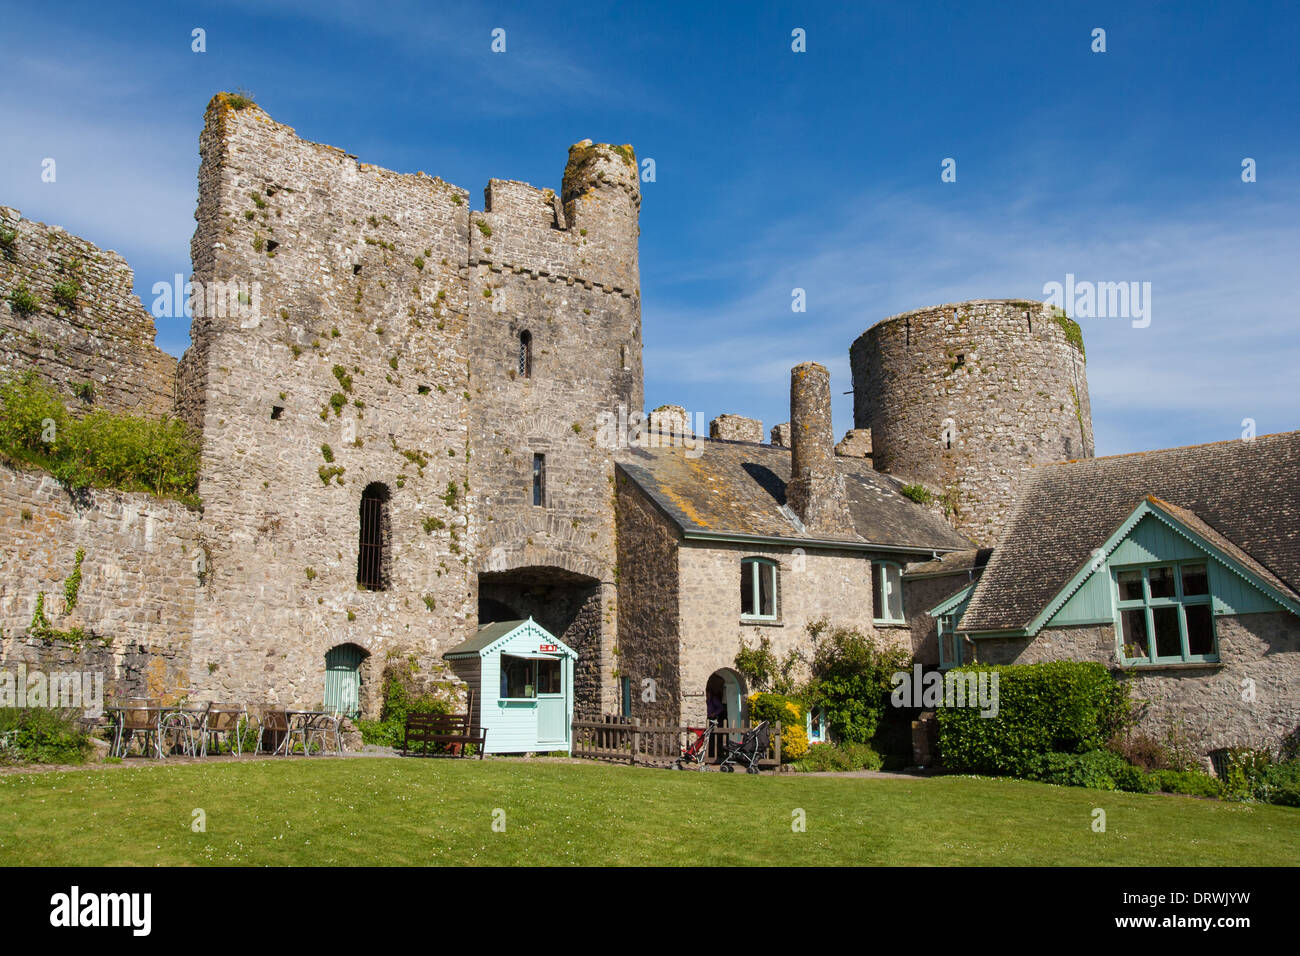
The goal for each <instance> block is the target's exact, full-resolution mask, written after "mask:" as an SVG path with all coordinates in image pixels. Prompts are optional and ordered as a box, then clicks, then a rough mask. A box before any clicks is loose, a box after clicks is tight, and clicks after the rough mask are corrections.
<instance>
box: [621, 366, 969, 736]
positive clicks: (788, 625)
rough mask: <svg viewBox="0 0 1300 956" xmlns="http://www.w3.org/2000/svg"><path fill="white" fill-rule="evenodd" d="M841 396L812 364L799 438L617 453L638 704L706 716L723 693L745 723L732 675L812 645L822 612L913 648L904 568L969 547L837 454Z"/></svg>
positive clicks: (626, 701)
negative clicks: (836, 410)
mask: <svg viewBox="0 0 1300 956" xmlns="http://www.w3.org/2000/svg"><path fill="white" fill-rule="evenodd" d="M829 402H830V391H829V377H828V376H827V374H826V370H825V369H824V368H822V367H821V366H820V365H815V364H811V363H809V364H805V365H801V366H798V367H797V368H796V369H795V370H794V372H793V374H792V382H791V421H790V424H791V433H792V447H790V448H782V447H780V446H774V445H764V444H760V443H756V442H747V441H734V440H718V439H710V440H705V441H703V442H702V443H701V445H700V446H699V447H698V449H697V452H698V453H697V454H695V455H692V454H690V453H688V450H687V449H684V448H682V447H681V446H680V445H677V444H670V445H668V446H667V447H651V448H639V447H638V448H630V449H628V450H627V451H625V452H621V453H620V454H619V456H618V459H617V509H616V510H617V515H618V585H619V634H620V639H619V648H618V657H617V668H618V673H619V679H620V690H621V698H622V709H623V710H624V711H625V712H626V713H628V714H630V715H634V716H639V717H645V718H649V719H668V720H670V721H683V722H686V723H688V724H692V725H701V724H702V723H703V722H704V720H705V719H707V717H708V716H711V715H714V714H716V713H717V700H716V698H717V695H719V694H721V703H722V706H723V708H724V709H725V717H726V719H729V720H734V719H736V718H737V717H738V716H742V715H743V705H742V701H743V698H744V696H745V695H746V694H748V693H749V692H750V690H751V689H750V688H748V687H747V686H746V684H745V679H744V677H743V676H742V675H740V674H739V673H737V671H736V669H735V659H736V654H737V652H738V651H739V650H740V649H741V647H742V646H746V645H747V646H751V647H755V646H757V645H758V644H759V642H760V641H761V640H762V639H764V638H766V639H767V640H769V641H770V643H771V647H772V651H773V652H774V653H775V654H776V655H777V656H778V657H784V655H785V654H787V653H788V652H789V651H791V650H796V649H797V650H806V649H807V648H808V646H809V636H808V634H807V632H806V630H805V628H806V626H807V625H808V624H809V623H811V622H814V621H816V620H818V619H821V618H826V619H828V620H830V621H832V622H834V623H836V624H839V625H845V626H851V627H854V628H856V629H858V630H859V631H861V632H863V633H865V634H874V635H876V636H877V637H879V638H881V639H882V640H884V641H886V642H889V643H895V644H897V645H899V646H900V647H904V648H906V649H909V650H910V647H911V633H910V631H909V628H908V623H907V618H906V616H905V615H904V613H903V606H902V600H901V599H902V595H903V591H902V577H901V576H902V570H903V567H904V566H905V565H906V564H908V563H909V562H911V561H915V560H916V558H917V557H918V556H921V555H923V556H925V557H927V558H930V557H934V556H936V555H940V554H946V553H948V552H953V551H956V550H959V549H964V548H968V547H969V542H968V541H967V539H966V538H965V537H963V536H962V535H961V534H959V533H957V532H956V531H954V530H953V529H952V528H951V527H950V526H949V525H948V524H947V523H946V522H945V521H944V520H943V518H942V517H941V516H939V515H937V514H935V513H934V512H932V511H930V510H928V509H925V508H922V507H920V506H918V505H917V504H916V503H915V502H913V501H912V500H910V499H909V498H907V497H906V496H904V495H903V494H902V493H901V491H900V486H901V482H899V481H898V480H897V479H894V478H890V477H888V476H886V475H882V474H880V473H879V472H876V471H875V470H874V469H872V467H871V465H870V462H869V461H867V460H866V459H864V458H861V457H842V456H837V455H835V454H834V452H833V439H832V435H831V431H830V417H829V411H828V410H829ZM758 434H759V435H761V428H760V429H759V430H758ZM711 695H712V696H714V697H715V702H714V703H713V705H712V706H710V704H709V701H708V698H709V696H711Z"/></svg>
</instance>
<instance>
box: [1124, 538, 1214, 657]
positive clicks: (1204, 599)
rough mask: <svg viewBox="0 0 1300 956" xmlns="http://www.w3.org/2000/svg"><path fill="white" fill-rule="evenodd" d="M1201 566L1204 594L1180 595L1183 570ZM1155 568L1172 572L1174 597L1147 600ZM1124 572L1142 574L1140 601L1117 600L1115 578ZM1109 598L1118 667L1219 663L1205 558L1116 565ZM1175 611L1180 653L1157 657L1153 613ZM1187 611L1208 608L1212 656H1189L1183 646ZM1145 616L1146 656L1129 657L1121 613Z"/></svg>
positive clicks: (1185, 634)
mask: <svg viewBox="0 0 1300 956" xmlns="http://www.w3.org/2000/svg"><path fill="white" fill-rule="evenodd" d="M1198 564H1199V565H1202V566H1204V568H1205V580H1206V589H1205V593H1204V594H1190V595H1186V594H1183V568H1184V567H1188V566H1192V565H1198ZM1159 568H1169V569H1170V570H1172V572H1173V578H1174V596H1173V597H1158V598H1153V597H1152V596H1151V572H1152V571H1153V570H1156V569H1159ZM1126 571H1141V572H1142V597H1141V598H1140V599H1138V598H1134V599H1130V600H1121V599H1120V596H1119V595H1120V590H1119V576H1120V575H1121V574H1122V573H1124V572H1126ZM1110 572H1111V574H1110V582H1111V594H1112V595H1113V596H1114V599H1115V644H1116V646H1117V648H1118V654H1119V659H1120V662H1121V663H1122V664H1124V665H1125V666H1130V667H1141V666H1143V665H1147V666H1159V665H1161V664H1217V663H1219V660H1220V658H1219V629H1218V626H1217V624H1216V623H1215V615H1214V592H1213V590H1212V589H1211V588H1210V586H1209V582H1210V580H1211V577H1210V558H1209V556H1208V555H1207V556H1206V557H1203V558H1189V559H1186V560H1182V561H1149V562H1145V563H1142V564H1124V565H1117V566H1115V567H1112V568H1111V569H1110ZM1171 607H1172V608H1177V610H1178V642H1179V647H1180V648H1181V650H1182V653H1181V654H1179V655H1178V656H1177V657H1174V656H1172V655H1163V656H1162V655H1159V654H1157V653H1156V646H1157V642H1156V628H1155V617H1154V614H1153V611H1154V610H1155V609H1158V608H1171ZM1188 607H1208V608H1209V611H1210V637H1211V638H1212V639H1213V641H1214V652H1213V653H1211V654H1192V653H1189V651H1188V645H1187V608H1188ZM1137 610H1141V611H1143V612H1145V617H1146V628H1147V635H1148V637H1149V641H1150V647H1149V648H1148V656H1146V657H1130V656H1129V655H1128V652H1127V648H1128V646H1129V645H1128V644H1126V643H1125V642H1124V638H1125V637H1126V635H1125V633H1124V612H1125V611H1137Z"/></svg>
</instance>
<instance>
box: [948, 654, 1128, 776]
mask: <svg viewBox="0 0 1300 956" xmlns="http://www.w3.org/2000/svg"><path fill="white" fill-rule="evenodd" d="M960 670H961V671H963V672H973V673H979V672H988V673H993V672H996V673H997V674H998V709H997V716H996V717H981V716H980V710H979V709H977V708H973V707H940V708H939V710H938V721H939V753H940V756H941V757H942V760H943V764H944V766H945V767H948V768H949V769H953V770H965V771H972V772H975V773H990V774H1011V775H1013V776H1018V777H1033V776H1035V775H1037V774H1038V773H1040V772H1042V758H1043V757H1045V756H1046V755H1048V754H1083V753H1087V752H1088V751H1094V750H1102V749H1104V748H1105V746H1106V743H1107V741H1108V740H1110V739H1111V737H1112V736H1113V735H1114V733H1115V732H1116V731H1117V730H1118V729H1120V728H1121V727H1123V726H1124V725H1125V724H1127V723H1128V722H1129V720H1130V715H1131V709H1132V707H1131V704H1130V702H1129V696H1128V688H1127V685H1125V684H1122V683H1120V682H1119V681H1117V680H1115V678H1114V676H1113V675H1112V674H1111V673H1110V671H1109V670H1107V669H1106V667H1105V666H1104V665H1102V664H1100V663H1097V662H1093V661H1049V662H1045V663H1041V664H1018V665H1010V666H990V665H972V666H968V667H963V668H960Z"/></svg>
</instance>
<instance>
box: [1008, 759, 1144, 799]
mask: <svg viewBox="0 0 1300 956" xmlns="http://www.w3.org/2000/svg"><path fill="white" fill-rule="evenodd" d="M1031 763H1032V766H1030V767H1029V768H1028V769H1027V772H1026V773H1025V776H1027V777H1030V778H1031V779H1034V780H1041V781H1043V782H1044V783H1054V784H1058V785H1059V786H1063V787H1088V788H1090V789H1093V790H1127V791H1130V792H1132V793H1151V792H1153V791H1154V790H1155V789H1156V788H1157V783H1156V781H1155V780H1153V779H1151V778H1150V777H1149V776H1148V775H1147V774H1146V773H1144V772H1143V771H1142V770H1141V769H1140V768H1138V767H1134V766H1133V765H1132V764H1130V763H1128V762H1127V761H1126V760H1125V759H1124V758H1123V757H1121V756H1120V755H1119V754H1116V753H1112V752H1111V751H1109V750H1090V751H1088V752H1087V753H1082V754H1075V753H1049V754H1043V755H1042V756H1039V757H1038V758H1036V759H1035V760H1033V761H1031Z"/></svg>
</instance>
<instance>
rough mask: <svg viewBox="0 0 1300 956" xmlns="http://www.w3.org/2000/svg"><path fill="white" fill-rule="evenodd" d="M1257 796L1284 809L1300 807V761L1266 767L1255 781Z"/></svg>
mask: <svg viewBox="0 0 1300 956" xmlns="http://www.w3.org/2000/svg"><path fill="white" fill-rule="evenodd" d="M1255 796H1256V799H1259V800H1264V801H1266V802H1268V803H1276V804H1280V805H1282V806H1284V807H1300V760H1287V761H1284V762H1282V763H1275V764H1271V765H1269V766H1267V767H1265V768H1264V769H1263V770H1262V771H1261V772H1260V773H1259V775H1258V777H1257V779H1256V781H1255Z"/></svg>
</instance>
